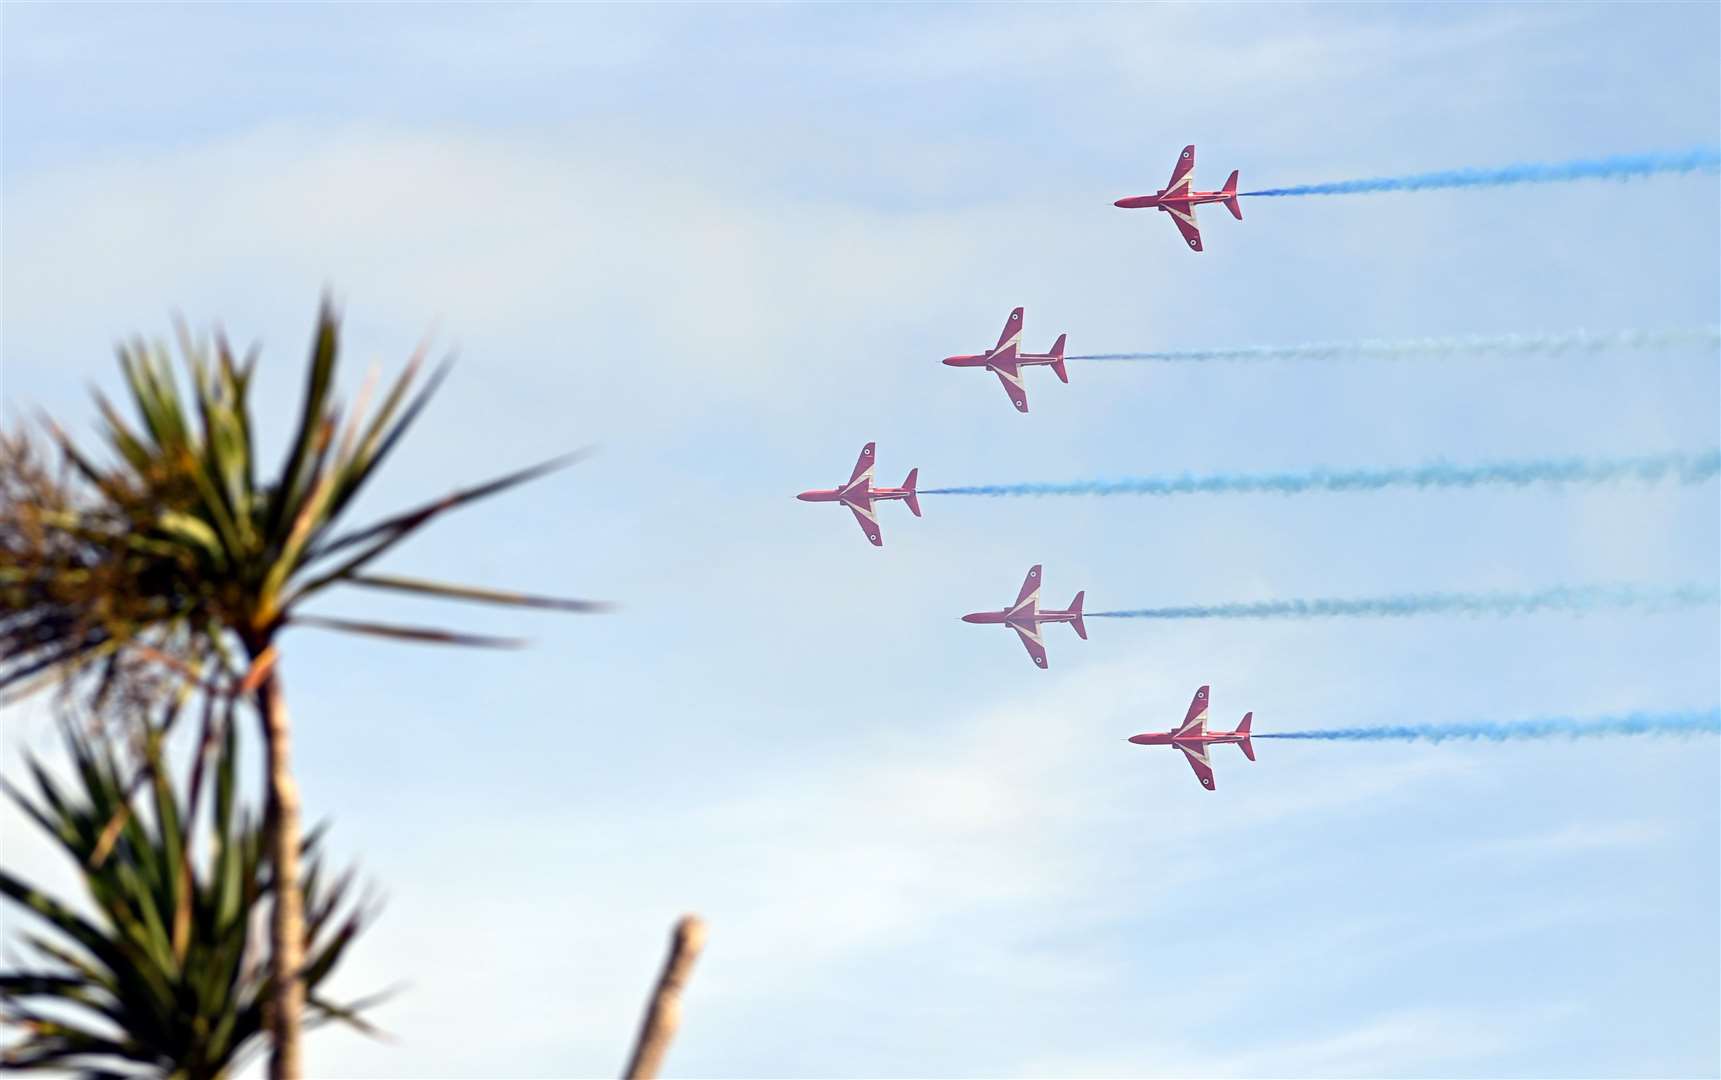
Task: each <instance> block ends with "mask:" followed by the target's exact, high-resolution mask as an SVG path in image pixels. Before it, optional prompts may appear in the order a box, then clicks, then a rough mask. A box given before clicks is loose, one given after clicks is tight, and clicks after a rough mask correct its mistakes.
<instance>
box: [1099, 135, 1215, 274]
mask: <svg viewBox="0 0 1721 1080" xmlns="http://www.w3.org/2000/svg"><path fill="white" fill-rule="evenodd" d="M1194 186H1195V144H1194V143H1191V144H1190V145H1188V146H1185V147H1184V148H1183V154H1182V156H1181V157H1179V158H1178V159H1177V167H1176V168H1174V169H1172V170H1171V182H1170V183H1168V184H1166V185H1165V186H1164V187H1163V188H1161V189H1159V190H1158V191H1156V192H1154V193H1153V194H1152V195H1131V196H1129V197H1128V198H1124V199H1119V200H1118V201H1117V202H1115V203H1112V205H1113V206H1121V207H1123V208H1124V209H1125V210H1136V209H1146V208H1149V207H1151V208H1153V209H1155V210H1163V211H1165V212H1166V213H1167V214H1170V215H1171V221H1172V223H1173V224H1174V225H1176V226H1177V231H1178V232H1180V233H1182V234H1183V239H1184V240H1185V241H1187V242H1188V244H1189V249H1190V250H1191V251H1200V250H1201V230H1200V229H1199V228H1197V227H1196V224H1195V208H1196V207H1197V206H1200V205H1201V204H1202V203H1215V202H1222V203H1224V204H1225V209H1227V210H1229V211H1231V216H1232V217H1234V218H1236V219H1237V220H1238V221H1242V220H1243V208H1242V207H1240V206H1238V205H1237V170H1236V169H1232V170H1231V178H1230V179H1228V180H1226V181H1225V186H1224V187H1223V188H1220V189H1219V190H1218V191H1195V190H1192V189H1193V188H1194Z"/></svg>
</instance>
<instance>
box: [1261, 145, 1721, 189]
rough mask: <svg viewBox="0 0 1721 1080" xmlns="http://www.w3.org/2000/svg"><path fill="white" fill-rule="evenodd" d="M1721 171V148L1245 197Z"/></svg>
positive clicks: (1455, 172)
mask: <svg viewBox="0 0 1721 1080" xmlns="http://www.w3.org/2000/svg"><path fill="white" fill-rule="evenodd" d="M1718 168H1721V149H1716V148H1713V147H1703V148H1700V149H1694V150H1680V151H1663V152H1660V153H1653V154H1616V155H1614V156H1612V157H1604V158H1590V159H1587V160H1580V161H1557V162H1548V163H1542V164H1535V163H1530V162H1525V163H1522V164H1518V165H1506V166H1503V167H1501V168H1495V169H1448V170H1445V171H1442V172H1429V173H1415V174H1413V175H1410V176H1379V177H1373V178H1371V179H1367V180H1334V181H1331V182H1329V183H1325V184H1300V185H1298V186H1296V187H1282V188H1268V189H1266V190H1265V191H1245V192H1241V194H1243V195H1357V194H1361V193H1364V192H1373V191H1423V190H1426V189H1428V188H1461V187H1499V186H1501V185H1505V184H1549V183H1555V182H1557V181H1562V180H1626V179H1629V178H1631V177H1636V176H1653V175H1655V174H1656V173H1689V172H1714V171H1716V169H1718Z"/></svg>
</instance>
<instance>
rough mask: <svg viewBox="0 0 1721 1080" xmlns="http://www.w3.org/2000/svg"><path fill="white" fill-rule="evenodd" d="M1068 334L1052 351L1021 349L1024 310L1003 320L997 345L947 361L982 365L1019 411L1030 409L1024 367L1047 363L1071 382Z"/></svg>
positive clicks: (957, 363) (1012, 313) (1064, 380)
mask: <svg viewBox="0 0 1721 1080" xmlns="http://www.w3.org/2000/svg"><path fill="white" fill-rule="evenodd" d="M1068 336H1069V335H1068V334H1059V335H1058V340H1056V341H1054V342H1052V351H1051V352H1049V353H1025V352H1022V351H1020V350H1021V348H1022V309H1021V308H1017V309H1016V310H1015V311H1012V312H1010V317H1009V318H1008V319H1006V320H1005V321H1004V332H1003V333H1002V334H999V335H998V344H996V345H994V346H993V347H992V348H991V349H990V350H989V351H987V352H984V353H980V354H979V355H977V356H976V355H967V356H946V357H945V358H944V362H945V363H946V364H947V365H949V366H950V367H983V368H985V369H986V370H988V371H990V372H992V373H993V374H995V375H997V376H998V381H999V382H1000V383H1003V384H1004V392H1005V393H1006V394H1009V395H1010V400H1011V401H1012V402H1014V403H1015V405H1016V411H1017V412H1027V411H1028V388H1027V386H1026V385H1025V384H1024V383H1023V381H1022V369H1023V368H1025V367H1034V366H1035V365H1037V364H1045V365H1047V366H1048V367H1050V368H1051V369H1052V370H1053V371H1054V372H1056V373H1057V376H1058V378H1059V379H1060V380H1062V381H1063V382H1066V383H1067V382H1069V381H1070V373H1069V372H1068V371H1066V370H1065V369H1064V339H1065V338H1066V337H1068Z"/></svg>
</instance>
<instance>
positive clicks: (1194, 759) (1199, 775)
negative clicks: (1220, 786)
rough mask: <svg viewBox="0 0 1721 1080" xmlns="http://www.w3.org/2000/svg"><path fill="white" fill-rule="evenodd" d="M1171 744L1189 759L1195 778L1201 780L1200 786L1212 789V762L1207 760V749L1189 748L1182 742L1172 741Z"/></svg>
mask: <svg viewBox="0 0 1721 1080" xmlns="http://www.w3.org/2000/svg"><path fill="white" fill-rule="evenodd" d="M1173 745H1175V746H1176V747H1177V748H1178V749H1179V750H1181V751H1183V756H1184V757H1186V758H1188V759H1189V767H1190V768H1191V769H1194V770H1195V779H1197V780H1199V781H1201V786H1202V787H1204V788H1206V789H1207V790H1208V791H1213V790H1214V787H1213V763H1212V762H1211V761H1208V760H1207V751H1206V750H1195V749H1191V748H1190V747H1187V746H1184V745H1183V744H1182V743H1174V744H1173Z"/></svg>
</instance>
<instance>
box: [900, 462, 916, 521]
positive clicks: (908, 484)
mask: <svg viewBox="0 0 1721 1080" xmlns="http://www.w3.org/2000/svg"><path fill="white" fill-rule="evenodd" d="M919 479H920V470H919V469H910V470H908V479H907V480H904V481H903V482H902V487H903V490H904V491H907V492H908V497H907V498H906V499H904V500H903V501H904V502H906V503H908V512H909V513H911V514H913V515H914V516H915V517H919V516H920V493H919V492H918V491H915V490H914V485H915V483H916V482H917V481H918V480H919Z"/></svg>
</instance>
